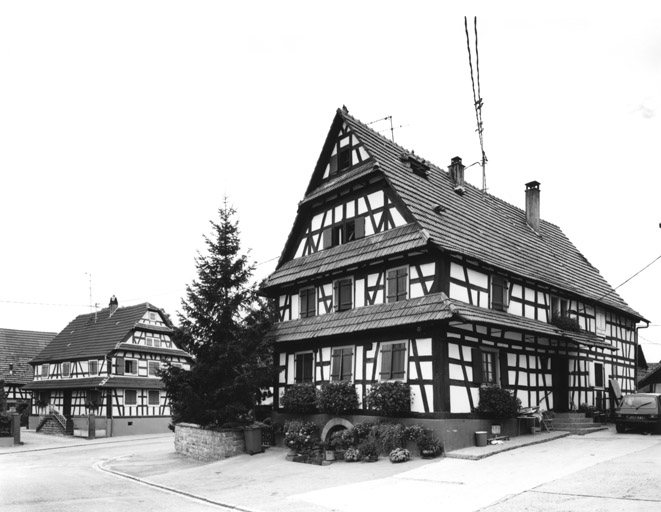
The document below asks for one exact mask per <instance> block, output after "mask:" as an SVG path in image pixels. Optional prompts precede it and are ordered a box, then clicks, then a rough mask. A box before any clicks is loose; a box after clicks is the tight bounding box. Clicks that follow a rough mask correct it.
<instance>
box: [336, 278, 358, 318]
mask: <svg viewBox="0 0 661 512" xmlns="http://www.w3.org/2000/svg"><path fill="white" fill-rule="evenodd" d="M351 284H352V283H351V279H340V280H338V281H335V284H334V285H333V286H334V288H335V290H334V291H335V297H334V299H335V311H346V310H347V309H351V307H352V305H353V297H352V293H351V292H352V289H351V288H352V287H351Z"/></svg>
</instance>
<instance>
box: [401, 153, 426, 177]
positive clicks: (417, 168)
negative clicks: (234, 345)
mask: <svg viewBox="0 0 661 512" xmlns="http://www.w3.org/2000/svg"><path fill="white" fill-rule="evenodd" d="M399 159H400V160H401V161H402V162H403V163H405V164H406V165H408V167H409V168H410V169H411V170H412V171H413V173H414V174H417V175H418V176H421V177H423V178H426V177H427V173H428V172H429V169H430V167H429V163H428V162H427V161H426V160H424V159H422V158H419V157H417V156H416V155H415V154H413V153H402V154H401V155H400V156H399Z"/></svg>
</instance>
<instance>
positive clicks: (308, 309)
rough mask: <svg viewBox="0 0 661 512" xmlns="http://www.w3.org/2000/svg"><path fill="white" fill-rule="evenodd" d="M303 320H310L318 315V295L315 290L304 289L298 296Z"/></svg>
mask: <svg viewBox="0 0 661 512" xmlns="http://www.w3.org/2000/svg"><path fill="white" fill-rule="evenodd" d="M298 304H299V306H300V311H299V315H300V317H301V318H308V317H311V316H314V315H315V314H316V304H317V293H316V289H315V288H304V289H303V290H301V291H300V292H299V294H298Z"/></svg>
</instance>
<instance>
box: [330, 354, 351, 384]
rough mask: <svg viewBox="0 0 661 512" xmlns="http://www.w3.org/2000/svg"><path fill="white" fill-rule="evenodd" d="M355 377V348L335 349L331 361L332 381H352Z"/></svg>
mask: <svg viewBox="0 0 661 512" xmlns="http://www.w3.org/2000/svg"><path fill="white" fill-rule="evenodd" d="M352 375H353V347H345V348H334V349H333V355H332V361H331V380H351V377H352Z"/></svg>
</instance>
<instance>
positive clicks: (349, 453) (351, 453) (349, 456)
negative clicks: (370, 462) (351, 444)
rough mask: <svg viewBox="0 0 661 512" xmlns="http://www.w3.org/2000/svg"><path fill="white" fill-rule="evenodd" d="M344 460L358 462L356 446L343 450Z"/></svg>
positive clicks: (358, 453)
mask: <svg viewBox="0 0 661 512" xmlns="http://www.w3.org/2000/svg"><path fill="white" fill-rule="evenodd" d="M344 460H345V461H346V462H358V461H359V460H360V452H359V451H358V449H357V448H347V450H346V451H345V452H344Z"/></svg>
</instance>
